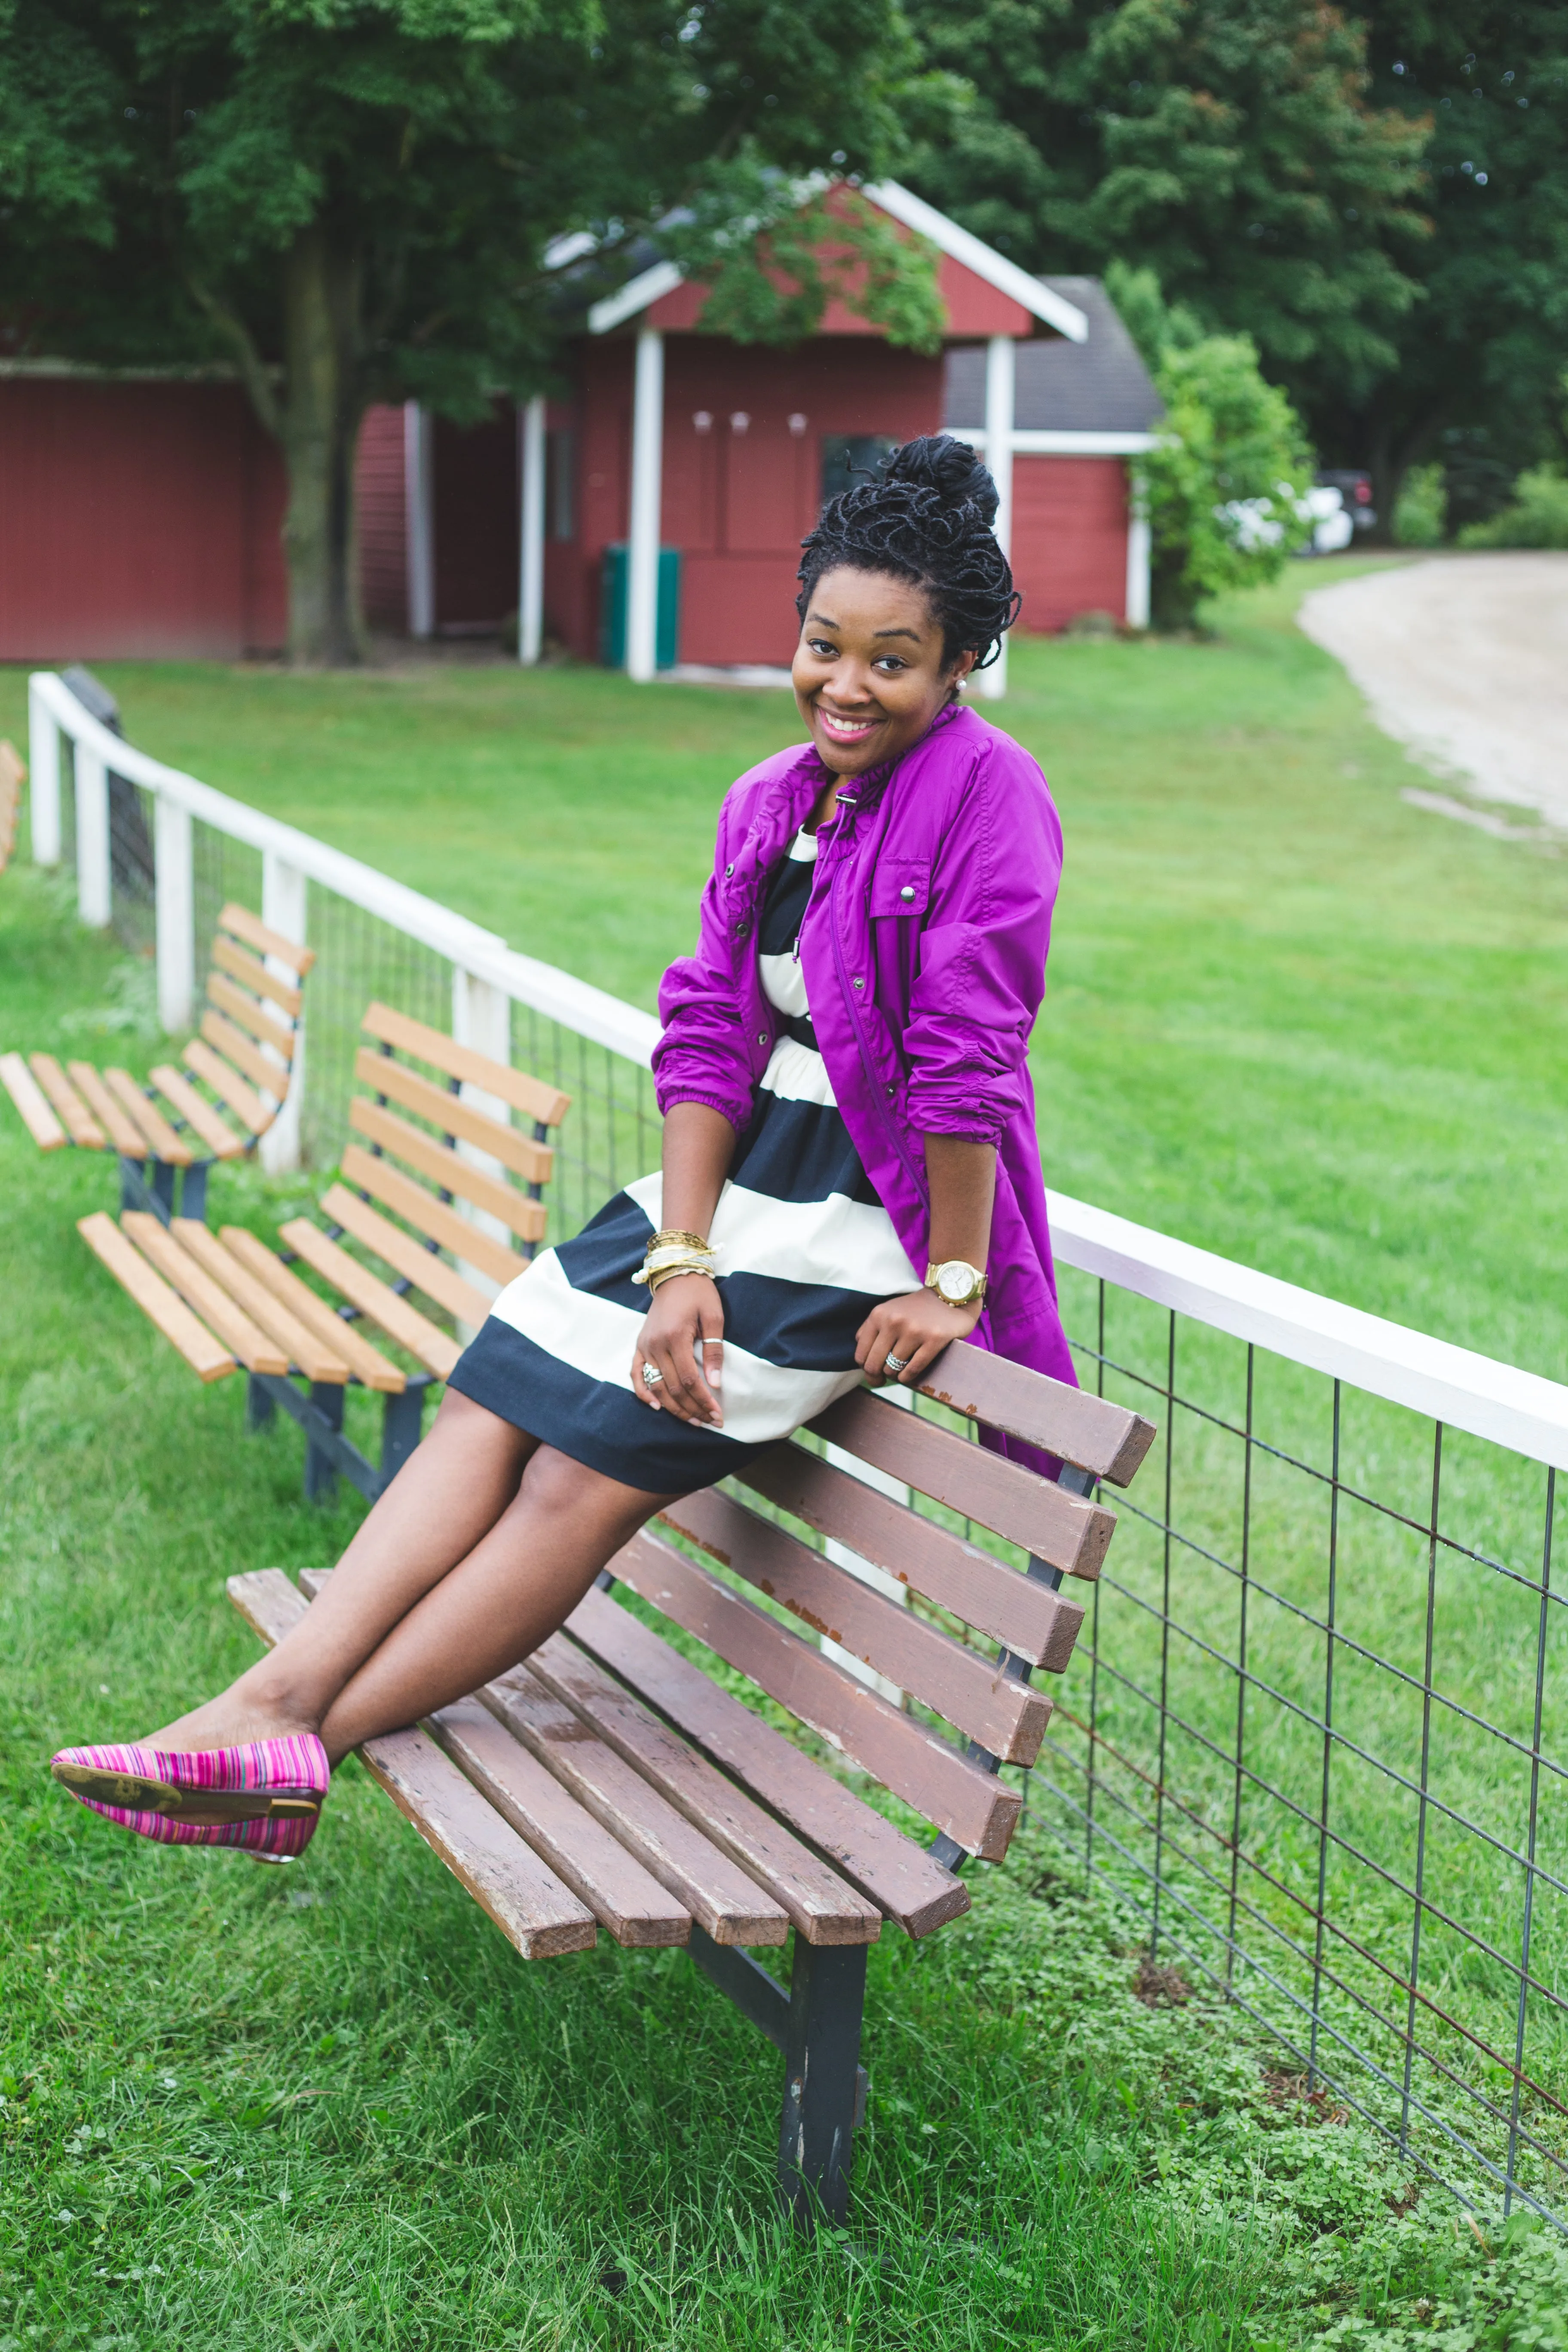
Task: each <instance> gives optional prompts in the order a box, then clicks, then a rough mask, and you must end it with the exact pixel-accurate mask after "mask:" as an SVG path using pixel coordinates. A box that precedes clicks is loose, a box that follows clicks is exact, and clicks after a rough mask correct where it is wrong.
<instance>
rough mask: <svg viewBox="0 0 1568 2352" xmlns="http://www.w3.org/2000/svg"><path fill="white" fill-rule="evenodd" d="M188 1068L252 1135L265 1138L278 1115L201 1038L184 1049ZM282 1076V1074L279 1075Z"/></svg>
mask: <svg viewBox="0 0 1568 2352" xmlns="http://www.w3.org/2000/svg"><path fill="white" fill-rule="evenodd" d="M185 1067H186V1069H188V1070H194V1071H195V1074H196V1076H197V1077H198V1078H200V1079H202V1080H203V1082H204V1083H205V1085H207V1086H209V1087H211V1088H212V1090H213V1092H214V1094H215V1095H216V1096H217V1097H218V1099H219V1101H220V1102H226V1103H227V1105H228V1107H229V1108H230V1110H232V1111H234V1112H236V1113H237V1115H238V1117H239V1118H242V1119H243V1120H244V1121H245V1124H246V1125H247V1128H248V1129H250V1131H251V1133H252V1135H265V1134H266V1132H267V1130H268V1128H269V1127H270V1126H271V1124H272V1122H273V1120H274V1119H275V1118H276V1117H277V1116H278V1114H277V1112H276V1111H271V1110H268V1108H267V1105H266V1104H265V1103H264V1102H263V1101H262V1099H261V1097H260V1096H259V1095H258V1093H257V1091H256V1089H255V1087H247V1085H246V1083H245V1080H244V1079H243V1078H242V1077H241V1076H239V1073H238V1072H237V1070H231V1069H230V1068H229V1066H228V1064H227V1063H226V1061H225V1060H224V1059H223V1057H222V1055H218V1054H215V1053H214V1052H213V1050H212V1047H211V1046H210V1045H205V1043H204V1042H203V1040H202V1039H201V1038H200V1037H193V1038H192V1039H191V1042H190V1044H189V1045H187V1046H186V1047H185ZM278 1075H279V1076H282V1073H281V1072H280V1071H279V1073H278Z"/></svg>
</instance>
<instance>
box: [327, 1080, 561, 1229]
mask: <svg viewBox="0 0 1568 2352" xmlns="http://www.w3.org/2000/svg"><path fill="white" fill-rule="evenodd" d="M349 1125H350V1126H351V1127H352V1128H353V1129H354V1130H355V1132H356V1133H357V1134H360V1135H363V1136H366V1137H368V1139H370V1141H371V1142H372V1143H379V1144H380V1145H381V1148H382V1150H384V1151H392V1152H395V1153H396V1155H397V1157H398V1159H399V1160H406V1161H407V1163H408V1165H409V1167H410V1168H415V1169H417V1170H418V1171H419V1173H420V1175H421V1176H426V1177H428V1178H429V1179H430V1181H431V1182H432V1183H436V1184H439V1185H440V1186H441V1187H442V1189H443V1190H444V1191H445V1192H452V1193H455V1194H456V1195H457V1197H458V1200H459V1201H468V1202H470V1203H471V1204H472V1205H473V1207H475V1208H476V1209H483V1210H484V1211H485V1212H486V1213H487V1214H488V1215H489V1216H492V1217H499V1218H500V1221H501V1223H502V1224H503V1225H507V1226H510V1230H511V1231H512V1232H513V1233H514V1234H521V1237H522V1239H523V1240H524V1241H538V1240H539V1239H540V1238H541V1237H542V1234H543V1231H544V1224H545V1218H546V1211H545V1207H544V1203H543V1202H542V1201H531V1200H529V1199H528V1198H527V1197H526V1195H525V1194H523V1193H521V1192H514V1191H513V1189H512V1187H511V1186H510V1184H502V1183H500V1181H498V1180H497V1179H496V1178H495V1177H494V1176H487V1175H485V1174H484V1173H483V1172H482V1171H481V1170H479V1169H478V1168H475V1167H474V1166H472V1165H471V1163H470V1162H469V1161H468V1160H465V1159H464V1158H463V1157H462V1154H461V1153H460V1152H457V1151H450V1150H447V1146H446V1145H445V1144H444V1143H437V1141H436V1139H435V1138H434V1136H429V1135H426V1134H425V1132H424V1131H423V1129H420V1128H417V1127H410V1126H409V1124H408V1122H407V1120H406V1119H404V1118H394V1117H393V1115H392V1113H391V1112H390V1111H389V1110H383V1109H382V1108H381V1105H380V1104H379V1103H373V1102H366V1100H365V1098H364V1097H363V1095H356V1096H355V1097H354V1098H353V1102H352V1103H350V1105H349Z"/></svg>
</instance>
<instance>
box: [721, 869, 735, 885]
mask: <svg viewBox="0 0 1568 2352" xmlns="http://www.w3.org/2000/svg"><path fill="white" fill-rule="evenodd" d="M734 871H735V869H734V867H733V866H725V868H724V879H725V881H726V882H727V881H728V880H729V878H730V877H731V874H733V872H734Z"/></svg>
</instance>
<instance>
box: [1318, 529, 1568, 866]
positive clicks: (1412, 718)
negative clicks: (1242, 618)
mask: <svg viewBox="0 0 1568 2352" xmlns="http://www.w3.org/2000/svg"><path fill="white" fill-rule="evenodd" d="M1300 624H1301V626H1302V628H1303V629H1304V630H1305V631H1306V633H1307V635H1309V636H1310V637H1311V638H1312V639H1313V640H1314V641H1315V643H1317V644H1318V645H1320V646H1322V647H1323V648H1324V649H1325V651H1326V652H1328V653H1331V654H1333V655H1334V656H1336V657H1337V658H1338V659H1339V660H1340V661H1342V663H1343V664H1344V666H1345V668H1346V669H1347V670H1348V671H1349V672H1350V675H1351V677H1352V678H1353V679H1354V680H1355V683H1356V684H1357V686H1359V687H1360V688H1361V690H1362V692H1363V694H1364V695H1365V696H1366V698H1367V700H1368V702H1369V703H1370V704H1371V706H1372V713H1373V718H1374V719H1376V721H1377V723H1378V725H1379V726H1380V727H1381V728H1383V729H1384V732H1385V733H1387V734H1390V735H1393V736H1394V737H1396V738H1397V740H1399V741H1400V742H1402V743H1407V744H1408V745H1409V746H1410V750H1411V753H1412V756H1413V757H1415V758H1416V759H1418V760H1420V761H1422V762H1423V764H1424V765H1426V767H1428V768H1431V769H1434V770H1435V771H1436V772H1437V773H1438V774H1439V775H1446V776H1450V777H1455V776H1457V777H1458V778H1460V779H1462V780H1463V781H1464V782H1465V783H1466V784H1468V788H1469V789H1470V791H1471V792H1473V793H1477V794H1479V796H1480V797H1481V798H1483V799H1485V800H1491V801H1510V802H1512V803H1515V804H1516V805H1518V806H1520V807H1523V808H1531V809H1535V810H1538V811H1539V813H1540V814H1541V815H1542V817H1544V818H1545V820H1546V821H1547V823H1548V824H1552V825H1553V826H1559V827H1561V828H1562V829H1563V831H1564V832H1568V555H1535V554H1517V555H1515V554H1496V555H1492V554H1487V555H1482V554H1476V555H1446V556H1434V557H1430V558H1427V559H1425V560H1422V561H1418V562H1413V563H1410V564H1407V565H1403V566H1401V567H1400V568H1398V569H1397V570H1390V571H1386V572H1365V573H1363V575H1362V577H1361V578H1360V579H1359V580H1346V581H1343V582H1342V583H1340V584H1339V585H1338V586H1336V587H1332V588H1317V589H1314V590H1313V591H1312V593H1310V595H1308V596H1307V597H1305V598H1304V599H1303V601H1302V604H1301V608H1300ZM1408 797H1411V798H1415V797H1420V798H1422V799H1426V795H1419V796H1417V795H1415V794H1411V795H1408ZM1426 804H1427V805H1432V804H1433V802H1432V801H1427V803H1426ZM1439 804H1440V803H1439ZM1445 813H1446V814H1455V815H1458V814H1462V813H1463V812H1462V810H1461V808H1460V807H1459V806H1458V805H1451V806H1450V807H1449V808H1448V809H1447V810H1446V811H1445ZM1478 814H1479V813H1478ZM1483 822H1485V820H1483ZM1504 829H1505V828H1504V827H1503V826H1502V824H1500V822H1489V823H1487V830H1488V831H1502V830H1504Z"/></svg>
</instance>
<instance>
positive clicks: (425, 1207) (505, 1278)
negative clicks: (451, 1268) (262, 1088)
mask: <svg viewBox="0 0 1568 2352" xmlns="http://www.w3.org/2000/svg"><path fill="white" fill-rule="evenodd" d="M338 1166H339V1169H340V1171H341V1173H342V1180H343V1182H344V1183H345V1184H353V1185H356V1186H357V1187H358V1188H359V1190H360V1191H361V1192H368V1193H369V1194H370V1195H371V1197H372V1199H373V1200H376V1201H380V1202H382V1204H383V1205H384V1207H385V1208H388V1209H395V1211H396V1212H397V1214H398V1215H399V1216H400V1217H406V1218H407V1220H408V1222H409V1223H410V1224H411V1225H414V1226H416V1227H417V1229H418V1231H419V1232H420V1233H422V1234H429V1236H430V1238H431V1240H432V1241H433V1242H439V1243H440V1244H442V1247H443V1248H445V1249H449V1250H450V1251H451V1252H452V1254H453V1255H454V1256H455V1257H461V1258H464V1259H466V1260H467V1261H468V1265H477V1266H478V1267H479V1270H480V1272H481V1273H483V1274H488V1275H489V1277H490V1279H491V1281H492V1282H503V1283H504V1282H510V1281H511V1280H512V1278H513V1277H514V1276H517V1275H520V1274H526V1273H527V1271H528V1260H527V1258H525V1257H523V1256H521V1255H520V1253H519V1252H518V1251H516V1250H512V1249H508V1248H507V1246H506V1244H505V1243H504V1242H498V1241H496V1240H495V1239H494V1238H493V1237H492V1236H491V1235H490V1234H486V1233H481V1232H480V1231H479V1227H478V1225H471V1224H470V1223H468V1219H467V1217H463V1216H459V1215H458V1212H457V1210H456V1209H449V1208H448V1207H447V1204H446V1202H444V1201H437V1198H436V1196H435V1194H434V1193H433V1192H426V1190H425V1187H424V1186H423V1184H416V1183H415V1182H414V1181H413V1180H412V1179H411V1178H410V1177H407V1176H405V1175H404V1173H403V1171H401V1169H397V1168H395V1167H394V1166H393V1165H392V1162H391V1161H390V1160H377V1159H375V1158H374V1156H373V1155H372V1154H371V1153H370V1152H368V1151H362V1150H360V1147H359V1145H358V1144H357V1143H351V1144H349V1145H347V1146H346V1147H345V1149H344V1151H343V1156H342V1160H340V1161H339V1163H338ZM529 1206H530V1207H531V1208H534V1209H537V1210H538V1212H539V1231H538V1233H537V1234H532V1235H531V1236H530V1235H527V1234H525V1235H524V1239H525V1240H527V1239H532V1240H534V1241H541V1240H542V1239H543V1236H544V1229H545V1225H546V1223H547V1222H548V1220H547V1215H546V1212H545V1207H544V1203H543V1202H542V1201H532V1202H530V1203H529Z"/></svg>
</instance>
